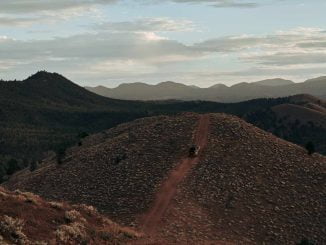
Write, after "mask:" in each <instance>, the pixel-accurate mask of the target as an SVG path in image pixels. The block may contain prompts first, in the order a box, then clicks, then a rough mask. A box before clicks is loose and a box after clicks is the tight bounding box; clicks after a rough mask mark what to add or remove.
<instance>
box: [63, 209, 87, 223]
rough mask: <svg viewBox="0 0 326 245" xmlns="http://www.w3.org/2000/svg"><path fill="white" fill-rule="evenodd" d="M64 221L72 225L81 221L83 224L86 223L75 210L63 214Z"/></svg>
mask: <svg viewBox="0 0 326 245" xmlns="http://www.w3.org/2000/svg"><path fill="white" fill-rule="evenodd" d="M65 219H66V220H67V222H69V223H73V222H76V221H81V222H83V223H85V222H86V220H85V218H84V217H83V216H82V215H81V214H80V213H79V212H78V211H77V210H74V209H73V210H70V211H66V212H65Z"/></svg>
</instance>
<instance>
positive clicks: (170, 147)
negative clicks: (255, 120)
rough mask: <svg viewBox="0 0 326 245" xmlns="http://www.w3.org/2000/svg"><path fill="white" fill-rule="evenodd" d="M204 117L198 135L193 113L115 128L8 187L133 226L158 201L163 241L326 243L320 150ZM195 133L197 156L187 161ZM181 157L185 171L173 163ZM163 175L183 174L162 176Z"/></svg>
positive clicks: (237, 122)
mask: <svg viewBox="0 0 326 245" xmlns="http://www.w3.org/2000/svg"><path fill="white" fill-rule="evenodd" d="M206 116H207V117H208V119H209V121H208V127H203V128H202V129H201V130H200V131H199V132H200V133H201V134H200V137H199V138H196V137H195V139H194V137H193V136H194V132H195V135H197V133H198V130H199V128H201V127H200V125H201V123H198V122H199V118H200V116H199V115H197V114H194V113H188V114H183V115H178V116H158V117H150V118H144V119H139V120H136V121H133V122H130V123H125V124H122V125H119V126H117V127H115V128H112V129H110V130H107V131H104V132H101V133H99V134H96V135H93V136H90V137H87V138H85V139H84V140H83V145H82V146H80V147H74V148H71V149H69V151H68V153H67V155H66V157H65V158H64V159H63V163H62V164H61V165H60V166H59V165H58V164H57V163H56V161H55V160H52V161H49V162H48V163H45V164H44V165H43V166H41V167H40V168H39V169H38V170H37V171H34V172H30V171H28V170H25V171H23V172H20V173H18V174H17V175H15V176H14V177H13V178H12V179H11V180H10V181H9V182H7V183H4V186H5V187H6V188H9V189H10V190H16V189H19V190H24V191H28V192H34V193H36V194H38V195H41V196H42V197H45V198H47V199H50V200H53V199H57V200H64V201H69V202H72V203H85V204H87V205H92V206H95V207H97V208H98V209H99V210H100V211H101V212H102V213H104V214H107V215H109V216H110V217H111V218H112V219H113V220H114V221H116V222H118V223H120V224H124V225H128V226H129V225H132V226H133V227H134V228H135V229H137V230H142V228H143V222H142V217H143V216H144V214H145V215H146V214H147V213H150V212H149V211H150V210H152V208H153V207H155V204H156V202H155V200H156V199H160V198H161V199H162V200H163V201H162V205H161V206H159V207H158V209H159V211H160V210H163V211H166V212H162V213H159V211H157V212H154V215H156V214H160V216H159V215H158V216H154V215H153V216H154V218H156V219H158V221H157V222H156V223H154V225H156V227H155V228H156V231H155V233H153V238H154V239H155V237H159V238H161V241H164V242H163V243H162V244H175V243H178V244H189V243H191V244H203V241H207V244H226V241H227V244H292V243H295V244H296V243H300V241H302V240H303V239H304V238H306V239H309V240H310V241H312V242H313V243H314V244H325V242H326V237H325V236H324V234H325V229H324V228H325V224H324V222H323V219H322V217H323V215H324V213H325V205H324V199H325V195H326V189H325V180H326V179H325V166H326V157H324V156H321V155H319V154H313V155H308V154H307V151H306V150H305V149H304V148H302V147H299V146H297V145H295V144H292V143H289V142H287V141H284V140H282V139H280V138H277V137H275V136H273V135H272V134H269V133H266V132H265V131H263V130H261V129H258V128H257V127H254V126H253V125H251V124H248V123H246V122H244V121H243V120H241V119H240V118H238V117H235V116H230V115H226V114H209V115H206ZM202 135H207V136H208V137H207V138H206V137H204V138H201V137H202ZM197 140H198V144H201V145H202V146H203V148H202V151H200V153H199V154H200V157H198V158H188V157H187V156H188V151H189V148H190V146H191V145H192V144H193V143H194V142H197ZM203 142H204V143H203ZM184 162H186V163H188V164H187V167H189V168H190V167H192V168H191V169H190V170H189V171H185V170H184V169H182V168H180V167H179V166H185V165H184V164H183V163H184ZM188 165H189V166H188ZM184 172H186V173H185V174H184ZM169 176H172V180H175V179H174V177H173V176H181V178H182V179H181V180H182V181H179V182H169V181H168V182H165V181H166V180H167V179H168V180H169V179H170V178H169ZM162 183H163V184H162ZM164 183H170V185H164ZM161 186H162V187H161ZM160 187H161V188H160ZM173 188H175V191H173V190H174V189H173ZM166 189H172V192H168V193H170V194H171V195H172V196H167V195H163V194H164V193H165V190H166ZM162 193H163V194H162ZM172 200H173V201H172ZM159 203H160V202H159ZM164 206H165V209H161V208H162V207H163V208H164ZM154 211H155V210H154ZM0 213H1V211H0ZM253 217H254V222H253ZM230 227H232V228H230ZM248 227H250V229H248ZM144 232H146V230H145V231H144ZM267 234H269V235H267ZM147 235H149V234H146V233H145V236H147ZM222 238H223V239H222ZM222 240H223V241H222ZM176 241H177V242H176ZM131 243H132V242H131ZM152 243H153V244H161V243H160V242H159V243H156V242H152ZM152 243H151V244H152ZM136 244H137V243H136ZM141 244H149V243H141Z"/></svg>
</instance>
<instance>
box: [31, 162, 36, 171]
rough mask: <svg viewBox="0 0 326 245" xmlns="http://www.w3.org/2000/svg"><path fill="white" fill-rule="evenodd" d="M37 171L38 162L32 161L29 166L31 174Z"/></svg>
mask: <svg viewBox="0 0 326 245" xmlns="http://www.w3.org/2000/svg"><path fill="white" fill-rule="evenodd" d="M36 169H37V162H36V161H32V162H31V164H30V165H29V170H30V171H31V172H33V171H35V170H36Z"/></svg>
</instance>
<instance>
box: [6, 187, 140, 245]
mask: <svg viewBox="0 0 326 245" xmlns="http://www.w3.org/2000/svg"><path fill="white" fill-rule="evenodd" d="M0 204H1V209H0V243H1V244H121V243H123V244H127V243H130V242H131V241H136V240H138V239H139V238H140V237H141V235H140V233H137V232H136V231H134V230H132V229H130V228H126V227H122V226H119V225H118V224H116V223H114V222H112V221H111V220H110V219H108V218H106V217H105V216H103V215H101V214H99V213H98V212H97V210H96V209H95V208H94V207H92V206H86V205H69V204H67V203H59V202H47V201H45V200H43V199H42V198H40V197H39V196H37V195H35V194H33V193H30V192H21V191H18V190H17V191H15V192H9V191H7V190H5V189H3V188H0Z"/></svg>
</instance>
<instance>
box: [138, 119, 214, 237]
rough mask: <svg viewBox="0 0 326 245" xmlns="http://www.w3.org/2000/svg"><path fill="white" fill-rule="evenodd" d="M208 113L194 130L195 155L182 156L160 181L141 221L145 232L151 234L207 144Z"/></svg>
mask: <svg viewBox="0 0 326 245" xmlns="http://www.w3.org/2000/svg"><path fill="white" fill-rule="evenodd" d="M209 119H210V118H209V115H201V116H200V119H199V123H198V127H197V129H196V132H195V137H194V143H195V144H196V145H197V146H200V152H199V155H198V156H197V157H194V158H192V157H188V156H185V157H183V158H182V159H181V160H180V161H179V164H177V166H176V168H175V169H173V170H172V171H171V173H170V175H169V176H168V178H167V179H166V180H165V181H164V182H163V183H162V185H161V188H160V190H159V191H158V192H157V194H156V198H155V201H154V203H153V206H152V208H151V209H150V211H149V212H148V214H146V215H145V217H144V218H143V222H142V229H143V231H144V233H146V234H153V233H154V232H155V230H156V228H157V227H158V225H159V224H160V221H161V219H162V217H163V215H164V213H165V212H166V210H167V208H168V206H169V204H170V202H171V200H172V199H173V197H174V196H175V194H176V191H177V187H178V185H179V183H180V182H181V181H182V180H183V179H184V178H185V177H186V175H187V173H188V172H189V170H190V169H191V168H192V167H193V166H195V165H196V163H197V162H198V160H199V158H200V157H201V155H202V153H203V150H204V148H205V146H206V144H207V139H208V132H209Z"/></svg>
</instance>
